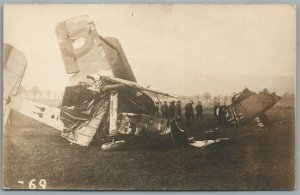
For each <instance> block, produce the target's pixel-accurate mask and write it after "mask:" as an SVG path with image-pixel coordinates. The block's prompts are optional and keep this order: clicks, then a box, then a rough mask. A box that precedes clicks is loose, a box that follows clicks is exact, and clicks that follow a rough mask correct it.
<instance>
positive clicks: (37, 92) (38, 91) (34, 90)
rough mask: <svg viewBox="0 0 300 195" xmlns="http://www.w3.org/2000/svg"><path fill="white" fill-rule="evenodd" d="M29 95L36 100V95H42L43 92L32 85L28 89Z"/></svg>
mask: <svg viewBox="0 0 300 195" xmlns="http://www.w3.org/2000/svg"><path fill="white" fill-rule="evenodd" d="M30 93H31V94H32V96H33V99H35V98H36V96H37V95H43V92H42V91H41V90H40V88H39V87H38V86H36V85H33V86H32V87H31V89H30Z"/></svg>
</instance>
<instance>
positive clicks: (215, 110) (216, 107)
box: [214, 103, 220, 119]
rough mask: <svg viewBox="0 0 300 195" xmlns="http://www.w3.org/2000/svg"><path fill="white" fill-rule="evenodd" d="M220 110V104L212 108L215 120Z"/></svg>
mask: <svg viewBox="0 0 300 195" xmlns="http://www.w3.org/2000/svg"><path fill="white" fill-rule="evenodd" d="M219 108H220V103H218V104H217V105H215V106H214V115H215V119H217V118H218V114H217V111H218V109H219Z"/></svg>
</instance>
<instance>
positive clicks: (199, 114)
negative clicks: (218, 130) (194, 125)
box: [196, 101, 203, 121]
mask: <svg viewBox="0 0 300 195" xmlns="http://www.w3.org/2000/svg"><path fill="white" fill-rule="evenodd" d="M196 112H197V121H199V118H201V120H203V106H202V104H201V102H200V101H199V102H198V105H197V106H196Z"/></svg>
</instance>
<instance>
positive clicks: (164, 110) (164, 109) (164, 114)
mask: <svg viewBox="0 0 300 195" xmlns="http://www.w3.org/2000/svg"><path fill="white" fill-rule="evenodd" d="M161 112H162V117H163V118H168V115H169V114H168V112H169V107H168V105H167V102H166V101H165V102H164V104H163V105H162V106H161Z"/></svg>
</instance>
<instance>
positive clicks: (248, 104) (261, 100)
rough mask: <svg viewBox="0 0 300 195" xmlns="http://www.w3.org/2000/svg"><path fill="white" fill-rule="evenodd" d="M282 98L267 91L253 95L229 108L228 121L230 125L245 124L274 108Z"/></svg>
mask: <svg viewBox="0 0 300 195" xmlns="http://www.w3.org/2000/svg"><path fill="white" fill-rule="evenodd" d="M280 99H281V98H280V97H279V96H277V95H275V94H274V93H269V92H268V91H267V90H265V91H262V92H259V93H258V94H256V93H253V94H252V95H250V96H249V97H247V98H245V99H243V100H241V101H240V102H239V103H237V104H232V105H229V106H227V108H226V110H227V117H226V120H227V122H228V123H229V124H232V125H237V124H245V123H247V122H249V121H251V120H253V119H254V118H255V117H258V116H260V115H261V114H263V113H265V112H266V111H267V110H269V109H270V108H272V107H273V106H274V105H275V104H276V103H277V102H278V101H279V100H280Z"/></svg>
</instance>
